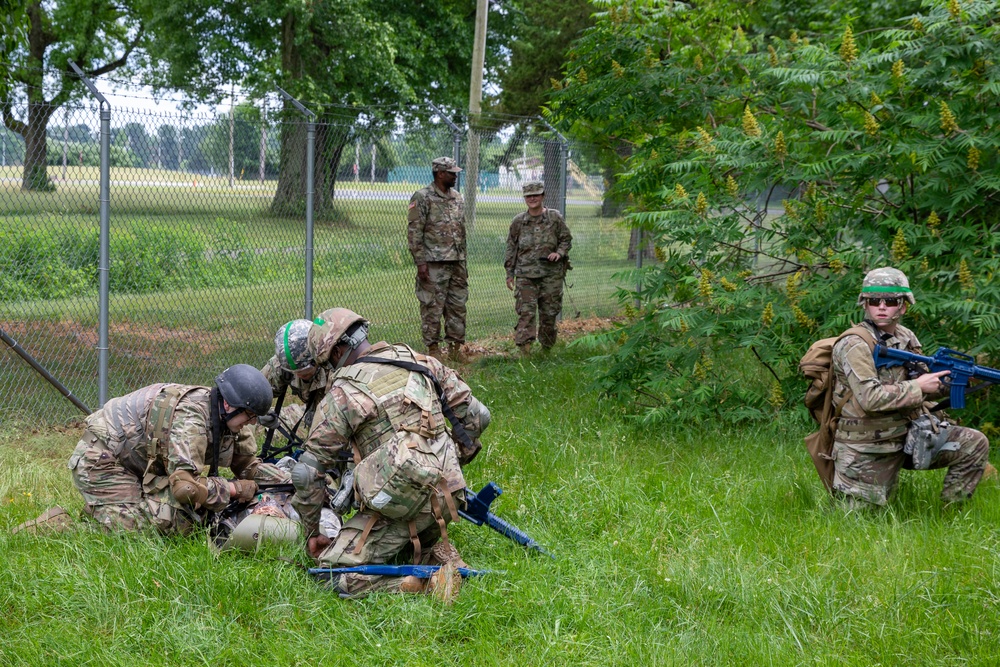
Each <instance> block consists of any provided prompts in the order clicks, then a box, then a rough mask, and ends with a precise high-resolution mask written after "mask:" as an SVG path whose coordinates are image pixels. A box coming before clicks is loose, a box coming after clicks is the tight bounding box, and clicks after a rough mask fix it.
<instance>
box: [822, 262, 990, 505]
mask: <svg viewBox="0 0 1000 667" xmlns="http://www.w3.org/2000/svg"><path fill="white" fill-rule="evenodd" d="M913 303H915V300H914V298H913V293H912V292H911V290H910V285H909V281H908V280H907V278H906V276H905V275H904V274H903V272H902V271H899V270H897V269H893V268H880V269H874V270H872V271H870V272H868V274H867V275H866V276H865V279H864V282H863V284H862V288H861V293H860V295H859V296H858V305H859V306H862V307H863V308H864V311H865V320H864V321H863V322H862V323H861V325H859V326H858V327H857V328H856V329H852V333H850V334H847V335H844V336H843V337H841V338H840V340H839V341H838V342H837V344H836V345H835V346H834V348H833V353H832V364H831V365H832V371H833V375H834V378H835V380H834V389H833V405H834V406H837V409H838V410H839V419H838V420H837V421H836V430H835V436H834V443H833V462H834V477H833V489H834V490H835V491H837V492H840V493H842V494H844V495H846V496H848V497H850V498H851V499H857V500H860V501H864V502H867V503H873V504H875V505H884V504H886V502H888V498H889V496H890V494H891V493H892V490H893V489H894V488H895V485H896V480H897V478H898V477H899V471H900V469H901V468H907V469H914V468H916V469H925V468H948V473H947V474H946V475H945V478H944V488H943V489H942V491H941V497H942V499H943V500H944V501H945V502H954V501H960V500H965V499H966V498H969V497H970V496H972V493H973V492H974V491H975V490H976V485H978V484H979V480H980V478H981V477H982V476H983V470H984V469H985V467H986V465H987V455H988V454H989V441H988V440H987V439H986V436H985V435H983V434H982V433H980V432H979V431H976V430H974V429H971V428H964V427H961V426H954V425H950V426H949V425H947V424H945V423H943V422H942V421H941V420H939V419H937V417H936V416H934V415H931V414H930V412H929V411H928V407H929V406H925V401H926V400H927V399H928V398H929V397H931V396H935V395H940V394H942V393H947V390H948V387H949V384H948V383H949V379H948V375H949V373H950V371H948V370H943V371H940V372H936V373H931V372H928V369H927V368H926V367H924V366H923V365H921V364H917V365H916V366H911V369H910V372H911V377H912V379H908V371H907V368H905V367H904V366H903V365H900V364H887V363H883V362H879V363H878V364H876V357H875V356H874V355H873V353H876V354H877V350H878V348H877V346H882V347H883V348H887V349H888V350H890V351H892V350H902V351H906V352H911V353H916V354H920V353H921V347H920V341H918V340H917V337H916V336H915V335H914V333H913V332H912V331H910V330H909V329H907V328H906V327H904V326H902V325H901V324H900V323H899V321H900V319H901V318H902V317H903V315H904V314H905V313H906V308H907V305H912V304H913ZM862 330H863V331H864V335H862ZM881 356H885V354H883V355H881ZM935 407H936V406H935ZM956 407H958V406H956ZM941 429H946V433H947V436H946V437H945V438H943V440H945V441H946V442H941V443H938V445H935V446H934V447H933V450H932V451H930V453H929V454H928V455H927V456H926V457H924V456H923V454H924V453H926V451H927V450H926V448H924V447H923V446H922V445H921V444H920V442H921V440H922V439H934V438H932V437H931V436H936V435H937V434H938V433H942V432H944V431H942V430H941ZM931 431H933V433H931ZM938 439H941V438H938ZM914 445H916V449H914ZM914 451H917V452H918V455H917V456H914ZM915 459H916V461H915ZM915 462H916V465H915Z"/></svg>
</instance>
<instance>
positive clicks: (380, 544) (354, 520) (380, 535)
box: [317, 491, 465, 596]
mask: <svg viewBox="0 0 1000 667" xmlns="http://www.w3.org/2000/svg"><path fill="white" fill-rule="evenodd" d="M454 498H455V502H456V503H460V504H458V507H460V508H461V507H464V503H465V500H464V499H465V495H464V492H463V491H460V492H458V493H456V494H454ZM444 515H445V517H446V520H447V518H448V512H447V511H445V512H444ZM371 516H373V514H372V513H371V512H370V511H361V512H358V513H357V514H355V515H354V516H353V517H351V518H350V519H349V520H348V521H347V523H345V524H344V527H343V528H341V530H340V534H339V535H338V536H337V540H336V541H335V542H334V543H333V544H331V545H330V546H329V547H327V548H326V550H325V551H324V552H323V553H322V554H320V556H319V558H318V559H317V560H318V561H319V562H320V564H321V566H322V567H354V566H356V565H381V564H385V563H395V564H399V563H402V564H411V563H413V549H412V548H411V541H410V525H409V522H407V521H397V520H393V519H386V518H384V517H382V516H379V517H378V520H377V521H376V522H375V525H374V526H373V528H372V530H371V532H370V533H369V534H368V538H367V539H366V540H365V543H364V546H362V547H361V553H359V554H356V553H354V546H355V545H356V544H357V542H358V540H359V539H360V538H361V535H362V533H363V532H364V530H365V526H366V525H368V520H369V518H370V517H371ZM414 524H415V528H416V532H417V539H419V540H420V551H421V557H420V562H421V563H427V562H428V558H429V557H430V553H431V547H432V546H434V543H435V542H437V541H438V539H440V537H441V530H440V528H439V527H438V523H437V520H436V519H435V518H434V515H433V514H432V513H431V512H430V508H428V509H427V510H426V511H424V512H421V513H420V514H418V515H417V518H416V520H415V521H414ZM401 581H402V577H388V576H382V575H372V574H345V575H342V576H341V583H340V587H341V590H343V591H344V592H346V593H348V594H350V595H352V596H354V595H357V596H361V595H366V594H368V593H370V592H373V591H377V590H382V591H392V592H398V590H399V585H400V583H401Z"/></svg>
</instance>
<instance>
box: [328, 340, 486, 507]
mask: <svg viewBox="0 0 1000 667" xmlns="http://www.w3.org/2000/svg"><path fill="white" fill-rule="evenodd" d="M364 363H377V364H386V365H391V366H397V367H399V368H403V369H405V370H408V371H410V372H411V373H410V376H409V380H408V381H407V383H406V385H407V386H406V388H405V392H406V393H405V395H406V399H407V401H409V402H410V403H411V404H413V405H416V406H418V407H419V408H420V409H421V411H422V412H423V413H424V414H425V415H427V416H428V418H432V415H433V414H434V413H435V412H438V409H437V406H435V405H434V403H435V402H440V409H442V410H443V412H444V414H445V416H447V417H448V418H449V420H450V421H451V422H452V430H453V431H454V432H455V437H456V438H461V437H462V436H464V437H466V438H468V436H467V435H466V434H465V432H464V430H463V429H462V426H461V423H460V422H459V421H458V419H457V418H455V417H454V413H453V412H452V411H451V408H450V407H449V406H448V403H447V399H445V398H444V397H443V396H442V395H441V394H442V392H441V390H440V385H439V383H438V382H437V378H435V377H434V376H433V374H432V373H431V372H430V370H429V369H427V368H426V367H424V366H421V365H420V364H415V363H411V362H407V361H404V360H401V359H387V358H382V357H362V358H360V359H358V360H357V361H356V362H355V364H364ZM351 372H352V371H351V370H350V369H342V370H341V371H340V372H339V373H338V377H342V376H347V375H348V374H350V373H351ZM414 374H419V375H414ZM421 376H423V377H421ZM428 385H430V386H428ZM356 386H357V385H356ZM434 390H437V391H436V393H435V391H434ZM373 398H375V397H374V396H373ZM449 413H451V414H450V415H449ZM438 414H440V412H438ZM456 424H457V428H456V426H455V425H456ZM421 426H422V427H423V424H421ZM428 426H431V425H430V424H428ZM411 428H412V427H411ZM459 430H461V431H462V433H461V435H459V433H458V431H459ZM360 458H361V457H360V452H357V458H356V461H357V459H360ZM354 486H355V489H356V490H357V492H358V495H359V496H360V499H361V503H362V505H363V506H364V507H369V508H371V509H373V510H375V511H376V512H378V513H379V514H381V515H383V516H385V517H388V518H390V519H397V520H403V521H409V520H411V519H413V518H414V517H416V516H417V514H419V513H420V512H421V510H423V509H424V508H425V507H426V506H427V504H428V502H430V503H431V505H432V509H433V510H434V514H435V515H436V516H440V515H441V514H442V509H443V508H442V507H441V503H442V502H443V503H444V504H445V505H447V507H448V509H449V510H450V512H451V514H452V519H453V520H457V518H458V514H457V508H455V507H454V500H453V498H452V494H453V493H455V492H457V491H460V490H461V489H463V488H465V478H464V477H463V476H462V469H461V466H460V465H459V461H458V451H457V449H456V446H455V442H454V440H452V437H451V436H450V435H449V434H448V432H447V431H446V430H445V429H443V428H440V429H438V428H428V429H427V430H424V429H423V428H421V429H419V430H418V431H417V430H410V429H399V430H397V431H396V432H395V433H394V434H393V436H392V437H391V438H390V439H389V440H388V441H387V442H385V443H383V444H382V445H381V446H379V447H378V448H377V449H375V450H374V451H372V452H370V453H369V454H367V455H366V456H365V457H364V458H363V459H361V460H360V461H357V466H356V467H355V470H354Z"/></svg>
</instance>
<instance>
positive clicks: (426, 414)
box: [334, 345, 445, 459]
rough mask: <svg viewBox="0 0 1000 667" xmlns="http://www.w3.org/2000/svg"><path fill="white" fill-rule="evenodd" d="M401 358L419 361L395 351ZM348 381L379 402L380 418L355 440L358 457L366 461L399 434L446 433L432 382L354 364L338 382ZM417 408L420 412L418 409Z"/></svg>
mask: <svg viewBox="0 0 1000 667" xmlns="http://www.w3.org/2000/svg"><path fill="white" fill-rule="evenodd" d="M393 349H394V350H395V351H396V354H397V356H398V358H399V359H402V360H403V361H410V362H416V360H415V359H414V358H413V355H412V354H411V352H410V350H409V349H408V348H407V347H405V346H403V345H397V346H394V348H393ZM337 379H343V380H348V381H350V383H351V386H353V387H354V388H355V389H357V390H358V391H360V392H362V393H364V394H365V395H366V396H368V397H369V398H370V399H372V401H374V402H375V405H376V406H377V410H378V416H377V417H376V418H375V419H373V420H371V421H369V422H367V423H366V424H364V425H362V427H361V428H360V429H358V430H357V431H356V432H355V434H354V437H353V438H352V442H353V445H354V446H355V447H357V449H358V455H359V456H360V458H362V459H364V458H366V457H367V456H369V455H370V454H371V453H372V452H373V451H375V450H376V449H378V447H379V446H381V445H382V444H383V443H385V442H387V441H388V440H390V439H391V438H392V437H393V435H394V434H395V433H396V432H397V431H409V432H411V433H417V434H419V435H421V436H423V437H425V438H434V437H436V436H438V435H440V434H442V433H444V430H445V420H444V415H443V414H442V412H441V405H440V403H439V402H438V401H437V396H436V395H435V392H434V388H433V387H432V386H431V383H430V381H429V380H427V379H425V378H424V377H423V376H421V375H418V374H416V373H411V372H410V371H408V370H406V369H403V368H396V367H394V366H384V365H381V364H365V363H362V364H353V365H351V366H347V367H346V368H342V369H340V370H339V371H337V373H336V375H334V380H337ZM414 408H416V409H414Z"/></svg>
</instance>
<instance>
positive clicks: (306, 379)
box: [261, 320, 332, 437]
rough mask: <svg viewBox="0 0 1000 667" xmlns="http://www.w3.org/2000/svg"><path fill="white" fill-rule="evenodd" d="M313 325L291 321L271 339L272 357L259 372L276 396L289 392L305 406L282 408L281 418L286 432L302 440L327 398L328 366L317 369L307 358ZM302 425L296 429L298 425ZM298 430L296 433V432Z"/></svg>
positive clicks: (307, 321)
mask: <svg viewBox="0 0 1000 667" xmlns="http://www.w3.org/2000/svg"><path fill="white" fill-rule="evenodd" d="M311 326H312V322H310V321H309V320H292V321H291V322H289V323H288V324H286V325H284V326H283V327H281V328H280V329H278V333H277V334H275V336H274V356H273V357H271V359H270V360H268V362H267V365H265V366H264V368H262V369H261V372H262V373H263V374H264V377H265V378H267V381H268V382H269V383H270V384H271V390H272V391H273V392H274V394H275V396H278V395H280V394H281V393H282V392H285V391H288V390H291V392H292V394H294V395H295V396H296V397H298V398H299V399H300V400H301V401H302V403H303V404H304V405H302V406H299V405H285V406H284V407H283V408H282V410H281V418H282V421H283V422H284V423H285V426H286V427H287V428H288V430H289V431H291V430H293V429H294V430H295V432H296V433H297V434H299V435H301V436H303V437H305V434H306V433H308V432H309V427H310V426H311V425H312V420H313V415H314V414H315V412H316V406H317V405H318V404H319V402H320V400H322V398H323V396H325V395H326V388H327V383H328V382H329V379H330V378H329V374H330V371H331V370H332V368H331V367H330V365H329V364H324V365H319V364H317V363H316V362H315V361H314V360H313V358H312V357H311V356H310V355H309V349H308V345H307V339H308V336H309V329H310V327H311ZM300 421H301V422H302V423H301V425H299V422H300ZM296 426H299V428H298V429H295V427H296Z"/></svg>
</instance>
